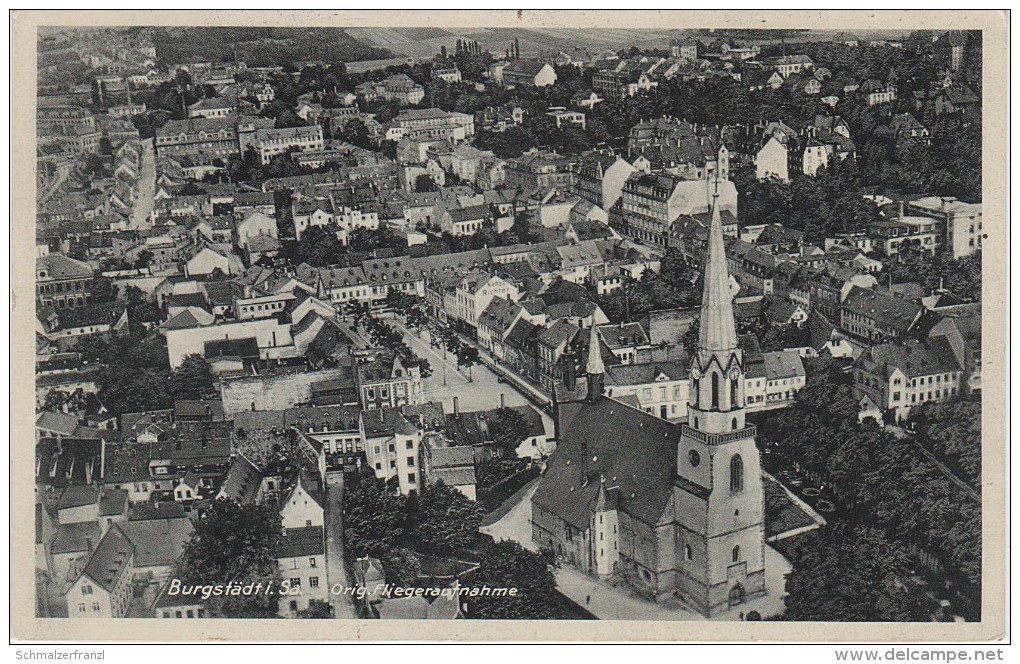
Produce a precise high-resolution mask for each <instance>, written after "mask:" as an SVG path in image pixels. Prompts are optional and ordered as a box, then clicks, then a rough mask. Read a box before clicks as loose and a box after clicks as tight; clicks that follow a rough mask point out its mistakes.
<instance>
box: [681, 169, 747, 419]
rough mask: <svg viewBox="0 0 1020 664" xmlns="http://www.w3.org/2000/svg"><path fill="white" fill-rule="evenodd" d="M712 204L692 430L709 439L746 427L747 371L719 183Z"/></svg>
mask: <svg viewBox="0 0 1020 664" xmlns="http://www.w3.org/2000/svg"><path fill="white" fill-rule="evenodd" d="M715 184H716V192H715V193H714V195H713V201H712V222H711V225H710V227H709V230H708V254H707V256H706V257H705V288H704V292H703V294H702V300H701V320H700V323H699V326H700V329H699V330H698V348H697V354H696V357H695V359H694V362H693V364H692V366H691V389H690V395H691V401H690V407H689V409H688V416H689V421H690V422H689V426H692V427H693V428H695V429H698V430H699V431H703V432H706V433H723V432H726V431H735V430H737V429H742V428H743V427H744V370H743V366H742V354H741V351H740V349H739V348H738V346H737V330H736V325H735V324H734V322H733V298H732V296H731V293H730V275H729V272H728V271H727V269H726V246H725V244H724V243H723V232H722V212H721V210H720V209H719V192H718V184H719V180H718V178H716V183H715Z"/></svg>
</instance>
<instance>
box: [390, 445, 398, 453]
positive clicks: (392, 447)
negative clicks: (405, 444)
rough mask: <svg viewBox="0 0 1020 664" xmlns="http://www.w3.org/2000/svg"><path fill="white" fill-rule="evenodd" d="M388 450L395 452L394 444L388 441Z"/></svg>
mask: <svg viewBox="0 0 1020 664" xmlns="http://www.w3.org/2000/svg"><path fill="white" fill-rule="evenodd" d="M389 450H390V452H396V451H397V448H396V446H394V445H393V443H390V445H389Z"/></svg>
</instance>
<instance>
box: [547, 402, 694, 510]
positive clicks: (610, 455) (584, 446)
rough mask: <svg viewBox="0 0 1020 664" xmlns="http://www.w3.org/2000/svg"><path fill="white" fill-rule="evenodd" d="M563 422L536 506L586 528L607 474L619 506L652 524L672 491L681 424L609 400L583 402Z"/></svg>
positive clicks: (664, 507)
mask: <svg viewBox="0 0 1020 664" xmlns="http://www.w3.org/2000/svg"><path fill="white" fill-rule="evenodd" d="M562 424H563V434H562V436H561V438H562V440H561V441H560V443H559V446H558V448H557V450H556V454H555V455H553V457H552V459H551V460H550V462H549V467H548V470H547V471H546V472H545V475H544V476H543V478H542V482H541V483H540V484H539V486H538V489H537V490H536V491H535V495H534V497H533V498H532V502H533V504H535V505H537V506H538V507H540V508H542V509H544V510H547V511H549V512H552V513H553V514H555V515H557V516H558V517H560V518H561V519H563V520H564V521H566V522H567V523H569V524H570V525H571V526H574V527H576V528H580V529H585V528H587V527H588V521H589V518H590V517H591V513H592V510H593V509H594V507H595V504H596V502H597V500H598V494H599V486H600V485H601V483H602V478H604V479H605V483H606V489H607V490H612V489H613V488H614V487H615V488H617V491H618V508H619V509H620V510H622V511H624V512H626V513H627V514H629V515H631V516H632V517H634V518H636V519H638V520H640V521H642V522H644V523H646V524H649V525H652V526H654V525H655V524H656V523H657V522H658V521H659V519H660V517H661V516H662V514H663V512H664V511H665V509H666V506H667V505H668V504H669V501H670V497H671V496H672V494H673V480H674V476H675V475H676V450H677V443H678V442H679V440H680V428H679V427H678V426H676V425H674V424H671V423H669V422H667V421H666V420H662V419H659V418H657V417H654V416H652V415H649V414H647V413H645V412H643V411H640V410H636V409H634V408H629V407H627V406H625V405H623V404H621V403H619V402H617V401H614V400H612V399H608V398H600V399H598V400H597V401H596V402H595V403H583V404H581V405H580V407H579V408H578V409H576V410H575V411H574V415H573V417H572V418H570V421H569V422H563V423H562ZM582 454H584V455H585V456H586V458H587V463H586V464H584V463H582ZM582 467H586V470H587V472H588V481H587V482H584V478H583V477H582Z"/></svg>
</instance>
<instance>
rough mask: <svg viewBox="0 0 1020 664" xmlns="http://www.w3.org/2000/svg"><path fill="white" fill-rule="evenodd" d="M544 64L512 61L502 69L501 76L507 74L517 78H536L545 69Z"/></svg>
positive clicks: (533, 61) (531, 61) (532, 61)
mask: <svg viewBox="0 0 1020 664" xmlns="http://www.w3.org/2000/svg"><path fill="white" fill-rule="evenodd" d="M546 66H547V65H546V63H544V62H537V61H535V60H514V61H512V62H510V63H508V64H507V66H506V67H503V76H506V75H507V74H511V75H514V74H516V75H519V76H537V75H538V72H540V71H542V69H543V68H544V67H546Z"/></svg>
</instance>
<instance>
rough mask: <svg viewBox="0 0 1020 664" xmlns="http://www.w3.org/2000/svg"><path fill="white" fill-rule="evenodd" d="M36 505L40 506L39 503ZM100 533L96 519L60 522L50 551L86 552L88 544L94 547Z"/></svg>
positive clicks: (53, 552)
mask: <svg viewBox="0 0 1020 664" xmlns="http://www.w3.org/2000/svg"><path fill="white" fill-rule="evenodd" d="M37 505H39V506H40V507H41V506H42V505H41V503H37ZM101 535H102V531H101V530H100V529H99V522H98V521H80V522H78V523H62V524H60V525H58V526H57V535H56V538H55V539H54V540H53V544H52V545H51V546H50V553H51V554H53V555H58V554H62V553H86V552H87V551H88V550H89V547H90V546H92V547H93V548H94V547H95V546H96V544H98V543H99V539H100V537H101ZM90 540H91V542H90Z"/></svg>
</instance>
